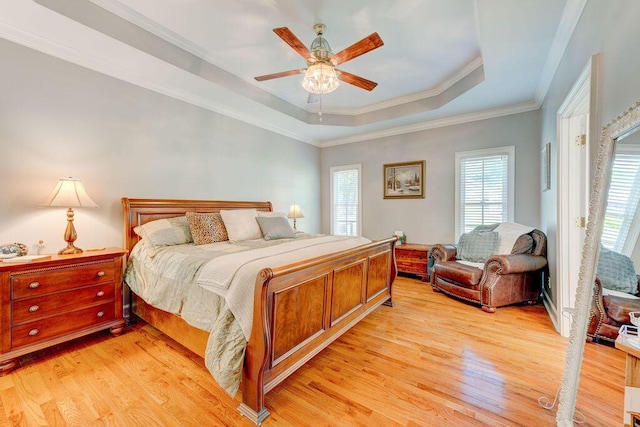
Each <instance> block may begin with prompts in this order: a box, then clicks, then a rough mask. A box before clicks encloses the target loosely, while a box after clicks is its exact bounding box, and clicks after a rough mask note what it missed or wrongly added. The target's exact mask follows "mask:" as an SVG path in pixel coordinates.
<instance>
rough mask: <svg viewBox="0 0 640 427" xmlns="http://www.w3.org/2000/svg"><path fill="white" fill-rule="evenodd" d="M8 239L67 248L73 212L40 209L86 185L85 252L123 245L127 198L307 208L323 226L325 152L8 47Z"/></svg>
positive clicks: (3, 188)
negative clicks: (64, 188)
mask: <svg viewBox="0 0 640 427" xmlns="http://www.w3.org/2000/svg"><path fill="white" fill-rule="evenodd" d="M0 57H1V58H2V66H1V67H0V94H1V95H0V147H1V150H0V165H1V167H0V224H2V226H1V227H0V244H1V243H8V242H16V241H17V242H22V243H25V244H27V245H30V246H31V245H33V244H35V243H36V242H37V241H38V240H39V239H43V240H45V243H46V244H47V251H48V252H52V251H56V250H58V249H60V248H62V247H64V241H63V238H62V236H63V233H64V228H65V224H66V215H65V209H62V208H56V209H54V208H39V207H38V206H39V205H40V204H42V202H43V201H44V199H45V198H46V196H47V195H48V194H49V192H50V191H51V190H52V189H53V187H54V186H55V184H56V183H57V180H58V178H61V177H66V176H74V177H78V178H81V179H82V180H83V182H84V184H85V188H86V189H87V192H88V193H89V195H90V196H91V197H92V198H93V199H94V200H95V202H96V203H97V204H98V205H99V208H98V209H76V220H75V225H76V229H77V231H78V240H77V242H76V243H77V245H78V246H79V247H82V248H90V247H100V246H120V245H121V244H122V220H121V207H120V198H121V197H123V196H127V197H148V198H176V199H190V198H191V199H214V200H270V201H271V202H272V203H273V205H274V209H275V210H280V211H282V210H286V209H288V207H289V205H290V204H291V203H292V202H293V201H296V202H298V203H299V204H300V205H301V207H302V209H303V211H304V213H305V218H304V219H300V220H299V223H298V227H299V228H300V229H302V230H305V231H310V232H318V231H319V228H320V218H319V213H320V200H319V196H318V191H319V189H320V182H319V164H320V153H319V151H320V150H319V148H317V147H313V146H311V145H308V144H305V143H302V142H300V141H295V140H293V139H290V138H287V137H284V136H281V135H278V134H275V133H272V132H269V131H266V130H263V129H261V128H258V127H255V126H252V125H249V124H246V123H243V122H240V121H237V120H234V119H231V118H228V117H226V116H223V115H220V114H217V113H213V112H211V111H208V110H205V109H202V108H200V107H196V106H193V105H190V104H187V103H184V102H182V101H178V100H175V99H173V98H170V97H167V96H164V95H161V94H158V93H155V92H152V91H149V90H146V89H142V88H140V87H137V86H134V85H131V84H128V83H125V82H122V81H119V80H116V79H113V78H111V77H107V76H104V75H102V74H99V73H96V72H93V71H91V70H88V69H85V68H82V67H79V66H76V65H73V64H70V63H67V62H65V61H62V60H59V59H56V58H53V57H50V56H47V55H45V54H42V53H39V52H36V51H34V50H31V49H28V48H25V47H22V46H20V45H17V44H14V43H11V42H8V41H5V40H0Z"/></svg>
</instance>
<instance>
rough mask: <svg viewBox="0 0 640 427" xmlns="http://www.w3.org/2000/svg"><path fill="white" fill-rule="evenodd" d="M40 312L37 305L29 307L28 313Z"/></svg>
mask: <svg viewBox="0 0 640 427" xmlns="http://www.w3.org/2000/svg"><path fill="white" fill-rule="evenodd" d="M38 310H40V306H39V305H32V306H31V307H29V313H33V312H36V311H38Z"/></svg>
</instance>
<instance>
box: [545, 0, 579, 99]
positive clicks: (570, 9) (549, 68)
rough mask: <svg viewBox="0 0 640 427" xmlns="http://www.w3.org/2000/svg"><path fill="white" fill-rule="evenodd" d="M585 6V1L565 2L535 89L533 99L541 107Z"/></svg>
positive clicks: (570, 0) (571, 0) (573, 0)
mask: <svg viewBox="0 0 640 427" xmlns="http://www.w3.org/2000/svg"><path fill="white" fill-rule="evenodd" d="M586 4H587V0H567V4H566V5H565V6H564V10H563V11H562V17H561V18H560V24H559V25H558V30H557V31H556V35H555V37H554V38H553V42H552V43H551V48H550V49H549V55H547V60H546V62H545V64H544V68H543V69H542V73H541V74H540V80H539V81H538V87H537V89H536V95H535V99H536V102H538V103H539V104H541V105H542V102H543V101H544V98H545V97H546V96H547V92H548V91H549V87H551V82H552V81H553V77H554V76H555V75H556V71H557V70H558V67H559V66H560V62H561V61H562V57H563V55H564V51H565V50H566V49H567V46H568V45H569V41H571V36H572V35H573V32H574V31H575V29H576V25H578V21H579V20H580V16H581V15H582V11H583V10H584V6H585V5H586Z"/></svg>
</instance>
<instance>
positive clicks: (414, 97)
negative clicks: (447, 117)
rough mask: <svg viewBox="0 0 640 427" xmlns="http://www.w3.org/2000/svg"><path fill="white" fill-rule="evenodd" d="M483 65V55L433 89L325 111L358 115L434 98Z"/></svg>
mask: <svg viewBox="0 0 640 427" xmlns="http://www.w3.org/2000/svg"><path fill="white" fill-rule="evenodd" d="M482 66H483V61H482V56H478V57H477V58H476V59H474V60H473V61H471V62H470V63H468V64H467V65H465V66H464V67H462V68H460V69H459V70H458V71H456V72H455V73H454V74H451V75H450V76H449V77H448V78H447V79H446V80H444V81H443V82H441V83H440V84H438V85H437V86H436V87H434V88H433V89H429V90H425V91H422V92H416V93H412V94H411V95H407V96H400V97H398V98H393V99H390V100H388V101H384V102H378V103H377V104H371V105H365V106H364V107H360V108H350V109H346V108H341V109H332V110H326V111H324V113H326V114H340V115H345V116H357V115H361V114H366V113H372V112H374V111H379V110H384V109H385V108H390V107H395V106H397V105H404V104H409V103H411V102H415V101H421V100H423V99H427V98H432V97H434V96H438V95H440V94H441V93H443V92H444V91H446V90H447V89H449V88H450V87H451V86H453V85H455V84H456V83H458V82H459V81H460V80H462V79H464V78H465V77H466V76H468V75H469V74H470V73H472V72H473V71H475V70H476V69H478V68H479V67H482Z"/></svg>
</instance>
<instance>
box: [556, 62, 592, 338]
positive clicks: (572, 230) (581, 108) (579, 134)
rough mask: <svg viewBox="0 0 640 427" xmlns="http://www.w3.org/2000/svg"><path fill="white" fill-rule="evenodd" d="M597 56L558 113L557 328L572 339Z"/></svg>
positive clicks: (587, 176) (587, 182)
mask: <svg viewBox="0 0 640 427" xmlns="http://www.w3.org/2000/svg"><path fill="white" fill-rule="evenodd" d="M596 62H597V57H596V56H593V57H592V58H591V59H590V60H589V62H588V63H587V65H586V67H585V68H584V70H583V72H582V74H581V75H580V77H579V78H578V80H577V81H576V82H575V84H574V85H573V87H572V88H571V90H570V91H569V94H568V95H567V97H566V98H565V100H564V102H563V103H562V105H561V106H560V108H559V109H558V113H557V127H558V134H557V135H558V139H557V141H558V151H557V155H558V157H557V165H558V193H557V197H558V201H557V206H558V218H557V251H556V276H557V280H556V287H555V289H556V291H555V294H556V295H555V298H554V301H555V307H554V308H555V310H554V311H555V313H554V314H555V319H554V320H555V321H554V323H555V325H556V329H557V330H558V332H560V334H561V335H562V336H565V337H568V336H569V331H570V328H571V320H572V318H571V317H572V312H573V310H574V309H575V297H576V289H577V286H578V276H579V272H580V264H581V262H582V247H583V243H584V236H585V225H586V223H587V221H588V218H587V213H588V211H589V209H588V206H589V192H590V188H589V187H590V186H589V159H590V154H589V153H590V149H589V146H590V141H591V135H592V131H591V130H592V125H593V123H595V104H596V103H595V95H596V86H595V81H596V79H595V71H596V65H597V64H596Z"/></svg>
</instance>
